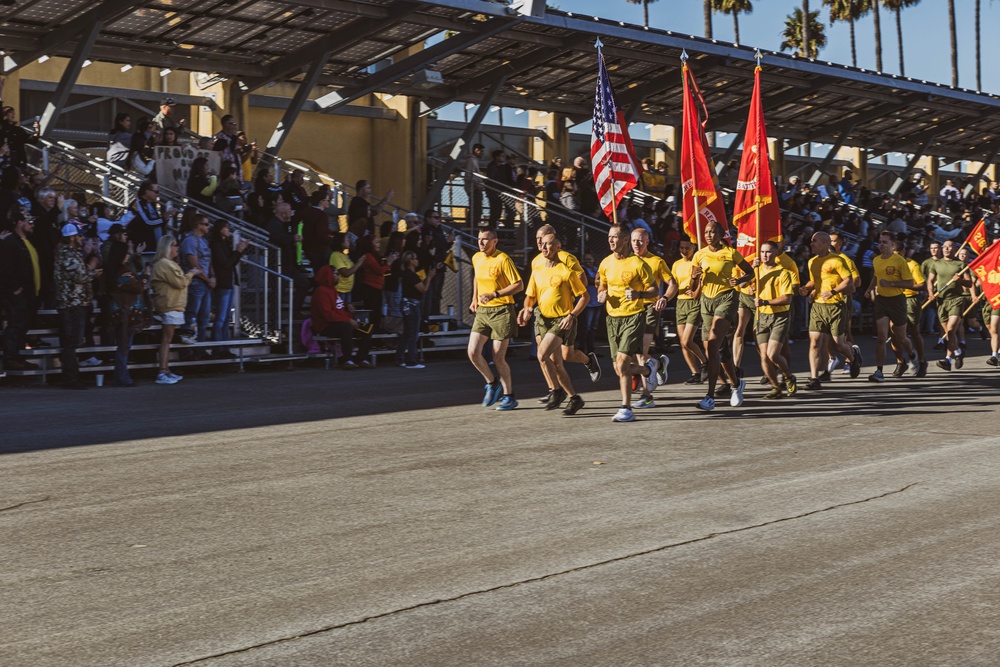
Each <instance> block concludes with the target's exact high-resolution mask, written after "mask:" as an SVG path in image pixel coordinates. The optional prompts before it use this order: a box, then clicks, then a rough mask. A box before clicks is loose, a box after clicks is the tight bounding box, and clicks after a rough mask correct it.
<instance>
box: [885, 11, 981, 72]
mask: <svg viewBox="0 0 1000 667" xmlns="http://www.w3.org/2000/svg"><path fill="white" fill-rule="evenodd" d="M880 1H881V3H882V4H883V5H885V8H886V9H890V10H892V11H893V12H894V13H895V14H896V41H898V42H899V74H900V75H901V76H906V65H905V64H904V62H903V19H902V14H903V9H904V8H906V7H913V6H914V5H916V4H917V3H919V2H920V0H880ZM976 2H977V3H978V2H979V0H976Z"/></svg>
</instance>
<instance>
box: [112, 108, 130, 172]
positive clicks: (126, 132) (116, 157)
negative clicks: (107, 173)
mask: <svg viewBox="0 0 1000 667" xmlns="http://www.w3.org/2000/svg"><path fill="white" fill-rule="evenodd" d="M131 145H132V116H130V115H128V114H127V113H120V114H118V115H117V116H115V126H114V127H113V128H111V131H110V132H108V162H110V163H111V164H114V165H117V166H119V167H121V168H122V169H128V158H129V154H130V152H131V151H130V149H129V146H131Z"/></svg>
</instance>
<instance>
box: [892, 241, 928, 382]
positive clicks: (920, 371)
mask: <svg viewBox="0 0 1000 667" xmlns="http://www.w3.org/2000/svg"><path fill="white" fill-rule="evenodd" d="M893 247H894V248H895V249H896V254H898V255H899V256H900V257H902V258H903V259H905V260H906V266H908V267H909V269H910V275H911V276H913V289H904V290H903V296H905V297H906V333H907V335H908V336H909V337H910V345H912V346H913V351H914V352H915V353H916V355H917V367H916V368H915V369H914V371H915V373H914V376H916V377H918V378H922V377H924V376H925V375H927V357H926V355H925V353H924V337H923V336H921V335H920V316H921V314H922V313H921V310H920V303H921V301H922V298H921V296H920V293H921V291H922V290H923V289H924V285H925V282H926V281H925V280H924V273H923V271H921V270H920V264H918V263H917V260H915V259H913V258H912V257H907V256H906V255H905V254H904V253H905V252H906V245H905V244H904V243H903V242H902V241H896V242H895V243H894V244H893ZM904 372H905V371H904V370H902V369H901V368H900V367H899V366H897V367H896V370H894V371H893V372H892V376H893V377H900V376H902V374H903V373H904ZM897 373H898V374H897Z"/></svg>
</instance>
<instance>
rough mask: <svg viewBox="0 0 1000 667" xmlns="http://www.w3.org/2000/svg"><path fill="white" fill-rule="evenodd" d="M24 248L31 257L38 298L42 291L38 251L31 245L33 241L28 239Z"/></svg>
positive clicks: (25, 240)
mask: <svg viewBox="0 0 1000 667" xmlns="http://www.w3.org/2000/svg"><path fill="white" fill-rule="evenodd" d="M24 247H25V248H27V249H28V254H29V255H31V268H32V273H34V279H35V296H38V295H39V294H40V293H41V291H42V267H41V265H40V264H39V263H38V251H37V250H35V246H33V245H31V241H29V240H28V239H24Z"/></svg>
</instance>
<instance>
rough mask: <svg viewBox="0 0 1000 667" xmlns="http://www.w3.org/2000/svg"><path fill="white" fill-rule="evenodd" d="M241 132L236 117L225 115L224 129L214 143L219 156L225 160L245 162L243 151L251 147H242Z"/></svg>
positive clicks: (237, 162) (217, 135) (213, 148)
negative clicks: (240, 141)
mask: <svg viewBox="0 0 1000 667" xmlns="http://www.w3.org/2000/svg"><path fill="white" fill-rule="evenodd" d="M239 133H240V130H239V125H238V124H237V122H236V119H235V118H233V116H232V115H230V114H226V115H225V116H223V117H222V129H221V130H219V133H218V134H216V135H215V142H214V143H213V144H212V150H214V151H218V152H219V157H220V159H221V160H222V161H223V162H233V163H235V164H239V163H241V162H243V152H244V151H249V147H243V148H241V147H240V145H239Z"/></svg>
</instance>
